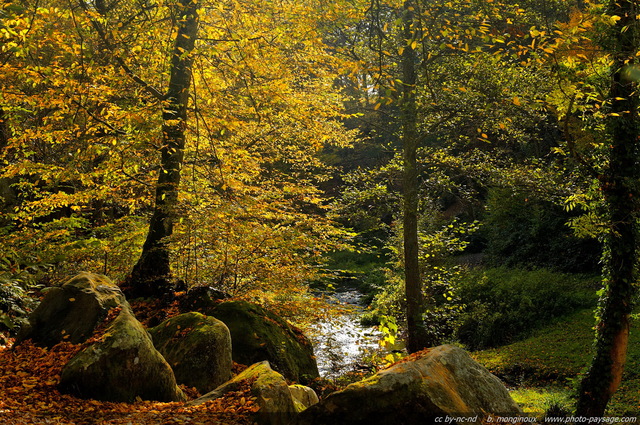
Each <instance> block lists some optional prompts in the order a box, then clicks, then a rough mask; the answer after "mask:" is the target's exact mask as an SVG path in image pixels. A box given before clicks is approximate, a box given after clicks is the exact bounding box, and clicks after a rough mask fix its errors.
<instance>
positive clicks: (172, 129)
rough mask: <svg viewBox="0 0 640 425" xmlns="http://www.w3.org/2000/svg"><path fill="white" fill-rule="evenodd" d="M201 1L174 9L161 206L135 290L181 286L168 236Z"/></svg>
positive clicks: (135, 275) (148, 292) (133, 281)
mask: <svg viewBox="0 0 640 425" xmlns="http://www.w3.org/2000/svg"><path fill="white" fill-rule="evenodd" d="M198 7H199V3H198V2H197V1H195V0H181V1H180V2H179V3H177V4H176V6H175V9H174V13H175V15H176V20H177V22H178V29H177V32H176V38H175V43H174V47H173V52H172V53H171V67H170V69H169V88H168V91H167V94H166V95H165V96H164V98H165V101H164V105H163V112H162V146H161V148H160V154H161V162H160V171H159V174H158V181H157V183H156V194H155V206H154V210H153V215H152V216H151V221H150V223H149V232H148V234H147V238H146V240H145V242H144V245H143V246H142V254H141V255H140V259H139V260H138V262H137V263H136V265H135V266H134V267H133V271H132V272H131V278H130V280H129V282H128V283H129V285H131V286H132V288H131V293H132V294H133V295H135V296H152V295H153V296H158V295H160V294H162V293H166V292H170V291H171V290H173V289H175V288H174V284H173V282H172V276H171V265H170V256H169V248H168V246H167V238H168V237H170V236H171V235H172V234H173V227H174V224H175V221H176V220H177V218H178V217H177V207H178V190H179V185H180V175H181V172H182V168H183V160H184V149H185V139H186V136H185V130H186V125H187V107H188V105H189V92H190V91H189V88H190V85H191V75H192V70H191V67H192V64H193V56H192V52H193V49H194V47H195V41H196V37H197V33H198Z"/></svg>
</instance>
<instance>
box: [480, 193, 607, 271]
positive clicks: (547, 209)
mask: <svg viewBox="0 0 640 425" xmlns="http://www.w3.org/2000/svg"><path fill="white" fill-rule="evenodd" d="M570 218H571V217H570V215H569V214H568V213H567V212H566V211H564V210H563V209H562V208H561V207H560V206H558V205H555V204H554V203H552V202H550V201H548V200H541V199H537V198H536V196H535V195H534V194H526V193H514V192H512V191H511V190H508V189H497V188H493V189H491V190H490V191H489V196H488V198H487V204H486V216H485V219H484V226H483V228H482V229H483V230H482V234H483V236H484V237H485V238H486V240H487V249H486V254H487V259H488V260H489V262H490V263H492V264H495V265H500V266H507V267H527V268H528V267H536V268H538V267H545V268H553V269H555V270H558V271H562V272H567V273H592V272H598V271H599V268H600V266H599V263H598V262H599V260H600V244H599V243H598V241H596V240H593V239H583V238H578V237H576V236H575V235H574V232H573V230H572V229H571V228H570V227H569V226H568V225H567V222H568V221H569V219H570Z"/></svg>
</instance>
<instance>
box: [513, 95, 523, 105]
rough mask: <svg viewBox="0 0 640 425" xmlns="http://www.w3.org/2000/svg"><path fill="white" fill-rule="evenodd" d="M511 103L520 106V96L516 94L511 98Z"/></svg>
mask: <svg viewBox="0 0 640 425" xmlns="http://www.w3.org/2000/svg"><path fill="white" fill-rule="evenodd" d="M513 104H514V105H516V106H522V104H521V103H520V98H519V97H518V96H516V97H514V98H513Z"/></svg>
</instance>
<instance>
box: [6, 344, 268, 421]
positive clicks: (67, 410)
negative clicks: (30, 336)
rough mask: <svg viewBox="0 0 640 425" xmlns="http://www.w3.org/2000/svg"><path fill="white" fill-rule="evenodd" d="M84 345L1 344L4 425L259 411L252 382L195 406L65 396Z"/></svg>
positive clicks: (215, 417) (237, 416) (202, 417)
mask: <svg viewBox="0 0 640 425" xmlns="http://www.w3.org/2000/svg"><path fill="white" fill-rule="evenodd" d="M81 348H82V346H81V345H73V344H70V343H68V342H63V343H60V344H58V345H56V346H54V347H53V348H51V349H49V350H47V349H45V348H41V347H37V346H35V345H33V344H32V343H31V342H30V341H27V342H25V343H22V344H21V345H19V346H17V347H14V348H9V347H0V421H1V422H2V423H3V424H46V423H51V424H95V423H103V424H180V423H189V424H229V425H231V424H236V425H248V424H251V423H253V421H252V416H251V414H252V413H254V412H256V411H257V410H258V405H257V404H256V401H255V398H253V397H252V396H251V391H250V386H249V384H247V385H244V386H242V387H241V388H240V389H238V390H237V391H235V392H232V393H229V394H227V395H226V396H225V397H223V398H220V399H217V400H213V401H211V402H207V403H204V404H202V405H199V406H193V407H187V406H185V405H184V403H160V402H154V401H138V402H136V403H131V404H129V403H114V402H102V401H96V400H83V399H80V398H77V397H72V396H69V395H66V394H61V393H60V392H59V391H58V389H57V384H58V382H59V380H60V373H61V371H62V368H63V366H64V365H65V364H66V363H67V361H68V360H69V359H70V358H71V357H72V356H73V355H74V354H76V353H77V352H78V350H80V349H81ZM186 392H187V394H189V395H191V396H195V395H197V394H195V393H194V394H190V392H189V391H188V390H187V391H186Z"/></svg>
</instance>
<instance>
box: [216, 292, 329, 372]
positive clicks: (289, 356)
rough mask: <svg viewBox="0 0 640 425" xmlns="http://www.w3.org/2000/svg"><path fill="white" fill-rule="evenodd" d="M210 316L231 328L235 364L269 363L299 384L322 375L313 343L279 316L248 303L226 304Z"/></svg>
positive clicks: (230, 302)
mask: <svg viewBox="0 0 640 425" xmlns="http://www.w3.org/2000/svg"><path fill="white" fill-rule="evenodd" d="M210 314H211V315H212V316H214V317H216V318H217V319H220V320H222V321H223V322H224V323H225V324H226V325H227V327H228V328H229V331H230V332H231V340H232V341H233V360H235V361H236V362H238V363H241V364H247V365H249V364H253V363H257V362H261V361H263V360H268V361H269V363H270V364H271V366H272V367H273V369H274V370H276V371H278V372H280V373H281V374H282V375H284V376H285V377H286V378H287V379H290V380H292V381H297V382H308V381H309V380H311V379H313V378H317V377H318V376H319V374H318V365H317V363H316V359H315V356H314V355H313V347H312V346H311V342H309V340H308V339H307V338H306V337H305V336H304V334H303V333H302V331H301V330H300V329H298V328H296V327H294V326H292V325H290V324H289V323H287V322H286V321H285V320H284V319H282V318H281V317H279V316H277V315H276V314H274V313H272V312H270V311H267V310H265V309H264V308H262V307H260V306H259V305H256V304H252V303H248V302H246V301H229V302H223V303H221V304H218V305H217V306H216V307H215V308H213V309H211V310H210Z"/></svg>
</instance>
